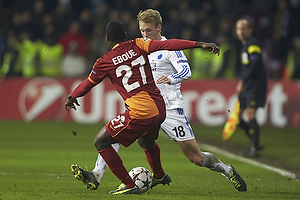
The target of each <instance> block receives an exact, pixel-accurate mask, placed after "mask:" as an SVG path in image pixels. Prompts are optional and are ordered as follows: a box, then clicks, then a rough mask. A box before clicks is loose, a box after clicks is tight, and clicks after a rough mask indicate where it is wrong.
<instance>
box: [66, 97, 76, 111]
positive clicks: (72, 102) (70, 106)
mask: <svg viewBox="0 0 300 200" xmlns="http://www.w3.org/2000/svg"><path fill="white" fill-rule="evenodd" d="M75 104H76V106H80V104H79V103H78V101H77V99H76V98H73V97H72V96H71V95H69V96H68V100H67V101H66V103H65V109H66V111H68V112H69V110H70V109H74V110H76V106H75Z"/></svg>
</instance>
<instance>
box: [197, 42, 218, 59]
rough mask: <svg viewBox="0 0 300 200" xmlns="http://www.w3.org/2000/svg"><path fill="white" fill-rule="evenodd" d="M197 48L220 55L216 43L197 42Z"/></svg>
mask: <svg viewBox="0 0 300 200" xmlns="http://www.w3.org/2000/svg"><path fill="white" fill-rule="evenodd" d="M195 47H196V48H202V49H204V50H206V51H210V52H212V53H213V54H217V55H218V56H219V55H220V49H219V47H218V46H217V45H216V44H215V43H205V42H196V44H195Z"/></svg>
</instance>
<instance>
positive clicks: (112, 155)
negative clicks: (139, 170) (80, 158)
mask: <svg viewBox="0 0 300 200" xmlns="http://www.w3.org/2000/svg"><path fill="white" fill-rule="evenodd" d="M98 153H100V155H101V156H102V158H103V160H104V161H105V162H106V164H107V165H108V167H109V169H110V170H111V171H112V173H114V175H115V176H116V177H118V179H120V181H121V182H122V183H124V184H125V185H126V186H127V188H133V187H134V186H135V183H134V182H133V180H132V179H131V178H130V176H129V174H128V172H127V170H126V169H125V167H124V165H123V162H122V160H121V158H120V156H119V154H118V153H117V152H116V151H115V150H114V148H113V147H112V146H110V147H108V148H106V149H103V150H101V151H98Z"/></svg>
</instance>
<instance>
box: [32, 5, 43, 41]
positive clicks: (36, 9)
mask: <svg viewBox="0 0 300 200" xmlns="http://www.w3.org/2000/svg"><path fill="white" fill-rule="evenodd" d="M44 8H45V4H44V1H43V0H35V1H34V4H33V9H32V19H33V25H34V27H35V30H36V31H35V32H34V35H33V38H34V39H35V40H36V39H39V38H40V37H41V35H42V34H43V28H44V27H43V16H44V14H45V9H44Z"/></svg>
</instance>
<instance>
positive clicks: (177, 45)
mask: <svg viewBox="0 0 300 200" xmlns="http://www.w3.org/2000/svg"><path fill="white" fill-rule="evenodd" d="M195 47H196V41H190V40H180V39H169V40H165V41H160V40H151V41H150V42H149V47H148V51H149V52H150V53H151V52H154V51H157V50H169V51H176V50H184V49H192V48H195Z"/></svg>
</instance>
